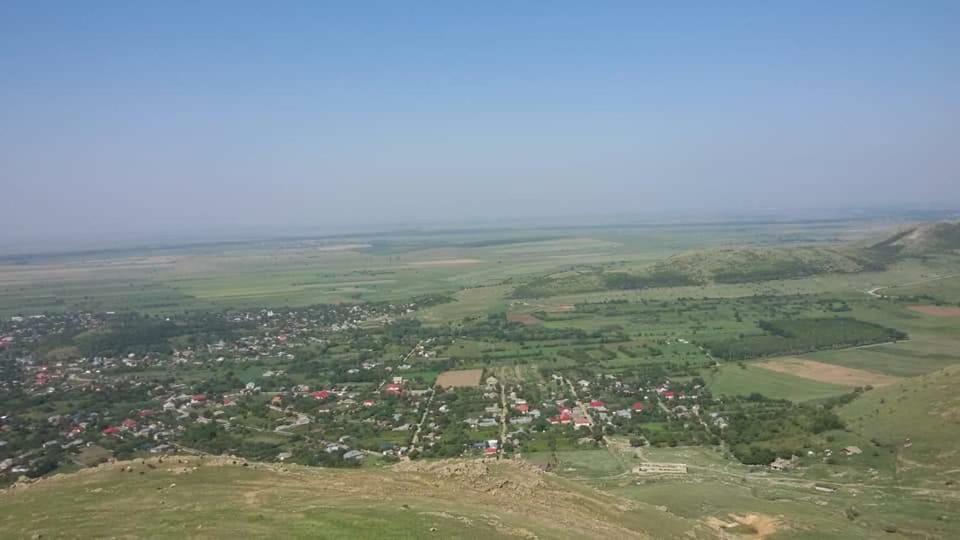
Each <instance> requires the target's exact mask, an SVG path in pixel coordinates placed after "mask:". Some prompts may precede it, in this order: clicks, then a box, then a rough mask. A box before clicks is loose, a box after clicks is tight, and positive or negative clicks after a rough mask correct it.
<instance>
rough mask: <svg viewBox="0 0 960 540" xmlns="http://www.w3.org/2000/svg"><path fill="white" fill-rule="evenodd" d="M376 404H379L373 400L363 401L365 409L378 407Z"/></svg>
mask: <svg viewBox="0 0 960 540" xmlns="http://www.w3.org/2000/svg"><path fill="white" fill-rule="evenodd" d="M376 404H377V402H376V401H374V400H372V399H365V400H363V406H364V407H373V406H374V405H376Z"/></svg>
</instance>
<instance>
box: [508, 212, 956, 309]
mask: <svg viewBox="0 0 960 540" xmlns="http://www.w3.org/2000/svg"><path fill="white" fill-rule="evenodd" d="M958 249H960V223H947V222H944V223H933V224H926V225H920V226H915V227H911V228H908V229H906V230H903V231H899V232H897V233H895V234H893V235H890V236H888V237H887V238H885V239H883V240H881V241H878V242H874V243H872V244H869V245H862V244H861V245H857V244H843V245H833V246H821V245H815V246H785V247H764V248H756V247H727V248H716V249H708V250H702V251H694V252H689V253H679V254H676V255H673V256H672V257H669V258H667V259H665V260H663V261H660V262H657V263H654V264H653V265H651V266H649V267H647V268H645V269H643V270H640V271H633V272H625V271H618V270H610V269H597V268H593V269H586V270H581V271H576V272H565V273H563V274H560V275H553V276H545V277H540V278H536V279H533V280H531V281H528V282H527V283H524V284H522V285H520V286H518V287H517V288H516V289H515V291H514V294H513V296H514V297H515V298H534V297H544V296H555V295H563V294H578V293H587V292H597V291H605V290H631V289H650V288H663V287H682V286H690V285H705V284H709V283H727V284H732V283H758V282H764V281H772V280H782V279H797V278H804V277H809V276H816V275H821V274H831V273H839V274H850V273H857V272H866V271H879V270H884V269H885V268H887V267H888V266H889V265H890V264H892V263H894V262H896V261H897V260H899V259H902V258H906V257H920V256H928V255H932V254H937V253H949V252H953V251H955V250H958Z"/></svg>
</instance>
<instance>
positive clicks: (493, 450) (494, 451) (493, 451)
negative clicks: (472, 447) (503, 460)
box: [483, 447, 497, 456]
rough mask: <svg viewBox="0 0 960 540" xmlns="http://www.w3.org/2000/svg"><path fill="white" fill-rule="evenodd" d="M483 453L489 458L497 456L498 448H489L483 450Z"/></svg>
mask: <svg viewBox="0 0 960 540" xmlns="http://www.w3.org/2000/svg"><path fill="white" fill-rule="evenodd" d="M483 453H484V454H486V455H488V456H495V455H497V449H496V448H490V447H487V448H484V449H483Z"/></svg>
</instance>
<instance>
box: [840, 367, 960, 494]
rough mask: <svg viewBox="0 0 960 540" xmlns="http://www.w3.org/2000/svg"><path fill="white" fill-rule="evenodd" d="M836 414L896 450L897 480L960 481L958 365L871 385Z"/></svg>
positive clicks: (940, 483)
mask: <svg viewBox="0 0 960 540" xmlns="http://www.w3.org/2000/svg"><path fill="white" fill-rule="evenodd" d="M840 414H841V416H842V417H843V418H844V419H845V420H846V422H847V425H848V427H849V428H850V429H852V430H853V431H856V432H858V433H860V434H862V435H863V436H864V437H866V438H869V439H873V440H875V441H876V442H877V443H879V444H880V445H882V446H884V447H886V448H888V449H890V450H893V451H895V452H896V454H897V476H898V480H900V481H902V482H909V483H923V484H930V485H939V486H943V484H944V482H947V481H951V482H954V483H956V482H960V452H958V451H957V450H956V444H957V433H958V430H960V366H953V367H949V368H946V369H943V370H940V371H935V372H933V373H929V374H927V375H924V376H922V377H917V378H912V379H906V380H904V381H902V382H900V383H897V384H893V385H890V386H887V387H884V388H878V389H874V390H872V391H870V392H867V393H865V394H864V395H863V396H861V397H860V398H858V399H856V400H854V401H853V402H851V403H850V404H848V405H846V406H844V407H843V408H842V409H841V411H840Z"/></svg>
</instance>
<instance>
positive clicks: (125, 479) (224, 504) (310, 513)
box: [0, 458, 700, 538]
mask: <svg viewBox="0 0 960 540" xmlns="http://www.w3.org/2000/svg"><path fill="white" fill-rule="evenodd" d="M152 463H153V464H154V467H153V468H151V467H149V466H147V465H146V464H143V463H141V462H140V461H139V460H137V461H135V462H131V463H130V464H129V467H130V468H131V469H132V470H131V471H130V472H124V470H125V468H126V467H127V466H128V464H126V463H124V464H118V465H104V466H102V467H100V468H97V469H88V470H85V471H81V472H80V473H77V474H71V475H61V476H58V477H56V478H52V479H47V480H43V481H41V482H39V483H37V484H35V485H31V486H27V487H21V488H17V489H15V490H13V491H10V492H6V493H2V494H0V509H2V516H3V517H2V518H0V536H2V537H5V538H19V537H31V536H34V537H36V536H38V535H39V536H43V537H49V536H59V535H63V534H65V533H66V534H69V535H70V536H76V537H96V536H103V535H104V534H105V533H106V534H109V535H110V536H116V537H138V538H171V537H177V538H183V537H193V538H236V537H244V538H251V537H274V538H276V537H285V538H421V537H428V536H436V537H437V538H508V537H509V538H515V537H516V536H518V535H523V536H531V535H536V536H537V537H539V538H572V537H584V536H587V537H600V536H607V537H618V538H631V537H635V538H640V537H642V535H650V536H654V537H657V538H682V537H684V535H685V534H687V533H690V534H693V533H694V532H695V531H698V530H700V525H699V524H698V523H696V522H691V521H686V520H683V519H679V518H674V517H670V516H659V517H658V511H657V510H656V509H654V508H653V507H651V506H648V505H639V506H634V507H632V508H630V509H629V511H627V510H626V508H627V505H625V504H624V501H620V500H619V499H617V498H615V497H612V496H609V495H603V494H599V493H596V492H592V491H590V490H589V489H586V488H583V487H581V486H578V485H576V484H574V483H570V482H567V481H565V480H563V479H560V478H556V477H541V476H540V475H537V474H534V473H533V472H531V471H529V470H527V469H523V468H519V467H517V466H514V465H510V464H509V463H503V464H496V463H494V464H490V465H480V464H479V463H478V464H477V466H476V467H470V466H469V465H468V464H466V462H461V463H465V465H463V466H464V467H466V468H465V469H462V470H463V471H466V472H462V473H460V475H453V476H449V475H446V476H444V475H439V474H435V473H433V472H431V471H430V470H429V467H427V469H426V470H418V469H417V468H415V467H414V468H412V469H409V470H408V471H407V472H400V471H396V470H391V469H384V468H380V469H355V470H324V469H316V468H314V469H311V468H305V467H298V466H290V467H279V466H264V465H257V464H254V465H253V466H249V467H244V466H241V465H239V464H231V463H230V462H229V460H227V461H218V462H217V464H212V463H210V460H207V461H206V462H204V461H201V460H199V459H197V458H168V459H167V460H166V461H165V463H164V464H157V462H156V461H155V460H153V461H152ZM474 463H477V462H474ZM440 467H441V468H442V467H443V465H441V466H440ZM474 473H476V474H474ZM508 479H509V482H504V481H505V480H508ZM511 482H512V483H513V484H514V485H517V486H528V487H525V488H523V489H517V490H516V491H514V490H513V489H511V488H510V487H509V486H510V485H511ZM495 486H501V488H500V489H494V487H495ZM503 486H507V487H505V488H504V487H503ZM488 488H489V489H488ZM655 518H656V519H655Z"/></svg>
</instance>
